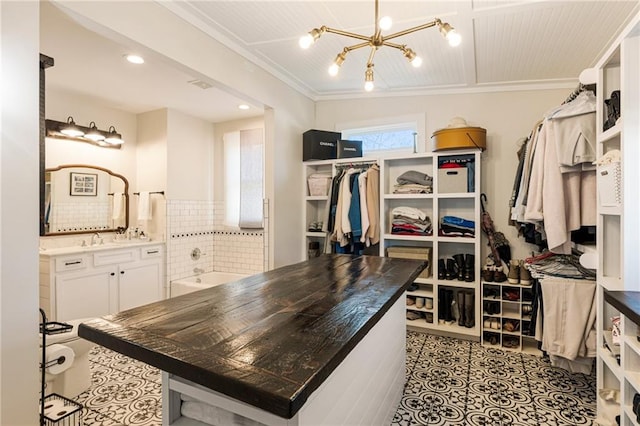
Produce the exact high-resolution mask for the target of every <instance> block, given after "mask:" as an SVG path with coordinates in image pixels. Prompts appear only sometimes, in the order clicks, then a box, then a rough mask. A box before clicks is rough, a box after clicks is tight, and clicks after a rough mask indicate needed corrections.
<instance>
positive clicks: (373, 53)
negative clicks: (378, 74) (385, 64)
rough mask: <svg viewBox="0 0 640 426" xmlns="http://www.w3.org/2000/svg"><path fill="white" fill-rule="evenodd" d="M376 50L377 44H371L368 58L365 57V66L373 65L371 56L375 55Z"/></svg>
mask: <svg viewBox="0 0 640 426" xmlns="http://www.w3.org/2000/svg"><path fill="white" fill-rule="evenodd" d="M377 50H378V46H371V53H369V59H367V68H370V67H372V66H373V57H374V56H375V54H376V51H377Z"/></svg>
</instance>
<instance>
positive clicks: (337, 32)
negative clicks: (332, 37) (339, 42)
mask: <svg viewBox="0 0 640 426" xmlns="http://www.w3.org/2000/svg"><path fill="white" fill-rule="evenodd" d="M325 31H326V32H328V33H332V34H338V35H341V36H345V37H351V38H357V39H358V40H368V41H370V40H371V36H363V35H362V34H356V33H350V32H349V31H342V30H336V29H334V28H329V27H327V28H326V30H325Z"/></svg>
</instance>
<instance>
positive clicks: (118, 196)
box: [111, 192, 124, 220]
mask: <svg viewBox="0 0 640 426" xmlns="http://www.w3.org/2000/svg"><path fill="white" fill-rule="evenodd" d="M123 198H124V194H123V193H122V192H114V193H113V206H112V211H111V219H113V220H118V219H120V218H121V217H122V205H123V204H124V203H123V202H122V199H123Z"/></svg>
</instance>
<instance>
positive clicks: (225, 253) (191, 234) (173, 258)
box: [167, 200, 268, 281]
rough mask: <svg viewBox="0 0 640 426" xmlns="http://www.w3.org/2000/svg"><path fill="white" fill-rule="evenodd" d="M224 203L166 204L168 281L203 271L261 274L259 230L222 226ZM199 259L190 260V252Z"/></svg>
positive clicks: (262, 253) (262, 239) (262, 252)
mask: <svg viewBox="0 0 640 426" xmlns="http://www.w3.org/2000/svg"><path fill="white" fill-rule="evenodd" d="M223 220H224V202H212V201H189V200H187V201H185V200H168V201H167V228H168V229H167V231H168V235H167V276H168V278H169V281H172V280H175V279H179V278H185V277H188V276H191V275H194V268H199V269H203V270H204V271H205V272H211V271H220V272H235V273H241V274H255V273H258V272H262V271H264V270H265V269H266V268H265V265H268V262H266V256H265V253H267V251H265V246H266V239H265V233H264V232H263V230H242V229H238V228H236V227H227V226H224V224H223ZM196 248H198V249H200V253H201V255H200V258H199V259H192V257H191V253H192V251H193V250H194V249H196Z"/></svg>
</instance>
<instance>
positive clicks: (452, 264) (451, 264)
mask: <svg viewBox="0 0 640 426" xmlns="http://www.w3.org/2000/svg"><path fill="white" fill-rule="evenodd" d="M457 277H458V270H457V269H456V261H455V260H453V259H447V269H446V270H445V273H444V279H445V280H452V279H454V278H457Z"/></svg>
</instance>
